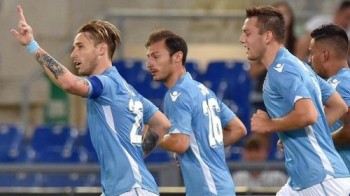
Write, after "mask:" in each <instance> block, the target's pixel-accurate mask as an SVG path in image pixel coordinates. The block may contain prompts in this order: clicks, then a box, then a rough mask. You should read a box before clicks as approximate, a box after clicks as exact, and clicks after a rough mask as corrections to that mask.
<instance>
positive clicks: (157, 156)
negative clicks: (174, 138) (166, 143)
mask: <svg viewBox="0 0 350 196" xmlns="http://www.w3.org/2000/svg"><path fill="white" fill-rule="evenodd" d="M171 160H172V153H170V152H167V151H165V150H163V149H161V148H156V149H155V150H154V151H153V152H151V154H149V155H148V156H147V157H146V158H145V163H166V162H169V161H171Z"/></svg>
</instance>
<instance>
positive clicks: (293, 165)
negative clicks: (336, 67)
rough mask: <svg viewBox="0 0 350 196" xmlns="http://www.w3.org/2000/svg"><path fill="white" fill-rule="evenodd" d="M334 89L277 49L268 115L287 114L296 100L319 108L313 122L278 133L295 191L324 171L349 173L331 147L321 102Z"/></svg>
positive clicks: (266, 92) (267, 93) (267, 89)
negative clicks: (304, 100)
mask: <svg viewBox="0 0 350 196" xmlns="http://www.w3.org/2000/svg"><path fill="white" fill-rule="evenodd" d="M333 92H334V89H332V87H331V86H330V85H329V84H328V83H327V82H326V81H324V80H322V79H321V78H320V77H318V76H317V75H316V74H315V72H313V70H312V69H311V68H310V67H309V66H308V65H305V64H304V63H302V62H301V61H300V60H299V59H298V58H296V57H295V56H293V55H292V54H290V53H289V52H288V50H287V49H285V48H282V49H280V50H279V51H278V53H277V55H276V58H275V60H274V62H273V63H272V64H271V65H270V67H269V68H268V70H267V75H266V79H265V83H264V87H263V98H264V103H265V106H266V109H267V111H268V114H269V115H270V117H271V118H279V117H283V116H285V115H287V114H288V113H290V112H291V111H292V110H293V107H294V104H295V102H296V101H298V100H299V99H311V100H312V101H313V103H314V105H315V107H316V109H317V111H318V118H317V122H316V123H315V124H313V125H310V126H307V127H304V128H300V129H295V130H289V131H285V132H278V136H279V138H280V139H281V141H282V142H283V144H284V147H285V148H284V154H285V166H286V170H287V172H288V175H289V176H290V179H291V180H290V184H289V185H290V186H291V187H292V188H293V189H294V190H301V189H304V188H308V187H310V186H312V185H315V184H317V183H320V182H322V181H323V180H324V179H325V177H326V175H327V174H329V175H331V176H333V177H347V176H349V172H348V170H347V168H346V166H345V164H344V162H343V160H342V159H341V158H340V156H339V154H338V153H337V152H336V150H335V148H334V145H333V141H332V138H331V135H330V131H329V128H328V124H327V120H326V116H325V114H324V110H323V103H324V102H326V100H327V99H328V97H329V96H330V95H331V94H332V93H333ZM300 118H302V116H300ZM279 131H283V130H279Z"/></svg>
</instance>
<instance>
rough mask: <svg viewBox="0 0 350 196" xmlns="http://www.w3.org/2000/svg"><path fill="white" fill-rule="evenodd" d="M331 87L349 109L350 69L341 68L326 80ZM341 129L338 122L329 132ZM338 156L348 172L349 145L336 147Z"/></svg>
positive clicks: (341, 124)
mask: <svg viewBox="0 0 350 196" xmlns="http://www.w3.org/2000/svg"><path fill="white" fill-rule="evenodd" d="M327 81H328V82H329V83H330V84H331V85H332V87H333V88H334V89H335V90H336V91H337V92H338V93H339V94H340V96H341V97H342V98H343V100H344V101H345V103H346V105H347V106H348V108H349V107H350V69H349V68H343V69H341V70H339V71H338V73H337V74H336V75H334V76H332V77H331V78H329V79H328V80H327ZM342 127H343V122H342V121H341V120H338V121H337V122H336V123H334V125H333V126H331V127H330V129H331V131H332V132H333V131H337V130H338V129H340V128H342ZM336 149H337V151H338V153H339V154H340V156H341V157H342V158H343V160H344V162H345V164H346V166H347V168H348V169H349V171H350V144H349V145H347V146H343V147H338V146H336Z"/></svg>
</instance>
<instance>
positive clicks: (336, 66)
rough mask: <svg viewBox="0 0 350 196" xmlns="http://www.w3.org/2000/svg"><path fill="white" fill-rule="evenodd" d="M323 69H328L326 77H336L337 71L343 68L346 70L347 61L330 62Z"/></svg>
mask: <svg viewBox="0 0 350 196" xmlns="http://www.w3.org/2000/svg"><path fill="white" fill-rule="evenodd" d="M325 67H328V68H329V70H327V75H328V77H332V76H334V75H336V74H337V73H338V72H339V70H341V69H343V68H348V67H349V66H348V62H347V60H346V59H344V60H342V61H337V62H332V63H331V64H329V65H326V66H325Z"/></svg>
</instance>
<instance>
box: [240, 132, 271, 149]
mask: <svg viewBox="0 0 350 196" xmlns="http://www.w3.org/2000/svg"><path fill="white" fill-rule="evenodd" d="M243 148H244V149H245V150H248V151H259V150H261V149H266V148H268V144H267V142H266V141H265V139H263V138H262V136H260V135H251V136H250V137H248V138H247V140H246V141H245V143H244V146H243Z"/></svg>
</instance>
